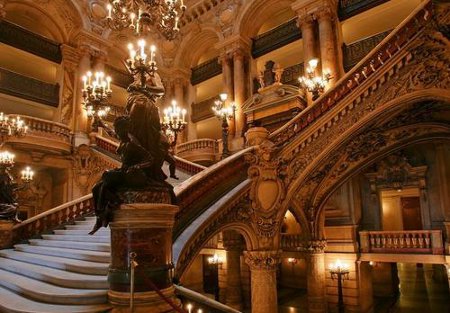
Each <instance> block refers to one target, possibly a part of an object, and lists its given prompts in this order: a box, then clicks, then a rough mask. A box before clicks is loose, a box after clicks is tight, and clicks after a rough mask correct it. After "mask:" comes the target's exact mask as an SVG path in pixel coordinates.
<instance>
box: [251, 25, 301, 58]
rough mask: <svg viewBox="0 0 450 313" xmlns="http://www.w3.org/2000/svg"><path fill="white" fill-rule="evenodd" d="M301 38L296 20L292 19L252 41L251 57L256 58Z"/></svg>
mask: <svg viewBox="0 0 450 313" xmlns="http://www.w3.org/2000/svg"><path fill="white" fill-rule="evenodd" d="M301 38H302V33H301V31H300V29H299V28H298V26H297V19H296V18H295V19H292V20H290V21H288V22H286V23H283V24H281V25H280V26H277V27H275V28H274V29H271V30H269V31H268V32H265V33H263V34H261V35H258V36H256V37H255V38H253V39H252V56H253V58H258V57H260V56H262V55H264V54H267V53H269V52H271V51H273V50H276V49H279V48H281V47H284V46H286V45H288V44H290V43H291V42H294V41H296V40H299V39H301Z"/></svg>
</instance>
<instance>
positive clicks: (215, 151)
mask: <svg viewBox="0 0 450 313" xmlns="http://www.w3.org/2000/svg"><path fill="white" fill-rule="evenodd" d="M175 154H176V155H177V156H178V157H180V158H183V159H186V160H188V161H191V162H214V161H216V160H217V159H218V158H219V143H218V142H217V140H215V139H209V138H203V139H196V140H192V141H188V142H184V143H182V144H179V145H177V146H176V149H175Z"/></svg>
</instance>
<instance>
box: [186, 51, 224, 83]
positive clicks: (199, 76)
mask: <svg viewBox="0 0 450 313" xmlns="http://www.w3.org/2000/svg"><path fill="white" fill-rule="evenodd" d="M221 73H222V65H220V63H219V58H217V57H216V58H213V59H211V60H208V61H206V62H203V63H201V64H199V65H197V66H194V67H193V68H192V69H191V84H192V85H197V84H200V83H201V82H204V81H205V80H207V79H210V78H212V77H214V76H217V75H219V74H221Z"/></svg>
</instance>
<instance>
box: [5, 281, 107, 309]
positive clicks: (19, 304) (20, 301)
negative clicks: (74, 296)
mask: <svg viewBox="0 0 450 313" xmlns="http://www.w3.org/2000/svg"><path fill="white" fill-rule="evenodd" d="M110 308H111V306H110V305H108V304H89V305H62V304H48V303H41V302H37V301H34V300H30V299H28V298H25V297H23V296H21V295H18V294H16V293H14V292H13V291H10V290H8V289H5V288H3V287H1V286H0V311H2V312H3V311H5V312H14V313H63V312H70V313H100V312H106V311H108V310H109V309H110Z"/></svg>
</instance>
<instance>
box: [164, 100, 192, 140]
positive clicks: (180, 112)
mask: <svg viewBox="0 0 450 313" xmlns="http://www.w3.org/2000/svg"><path fill="white" fill-rule="evenodd" d="M163 113H164V117H163V122H162V123H161V124H162V125H161V126H162V128H163V130H164V131H165V132H166V134H169V133H170V134H172V135H173V140H172V142H171V146H172V147H174V146H175V145H176V144H177V140H178V134H179V133H181V132H182V131H183V130H184V129H185V128H186V125H187V122H186V110H185V109H181V108H180V107H179V106H178V105H177V102H176V101H175V100H172V106H171V107H168V108H166V109H164V111H163Z"/></svg>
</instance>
